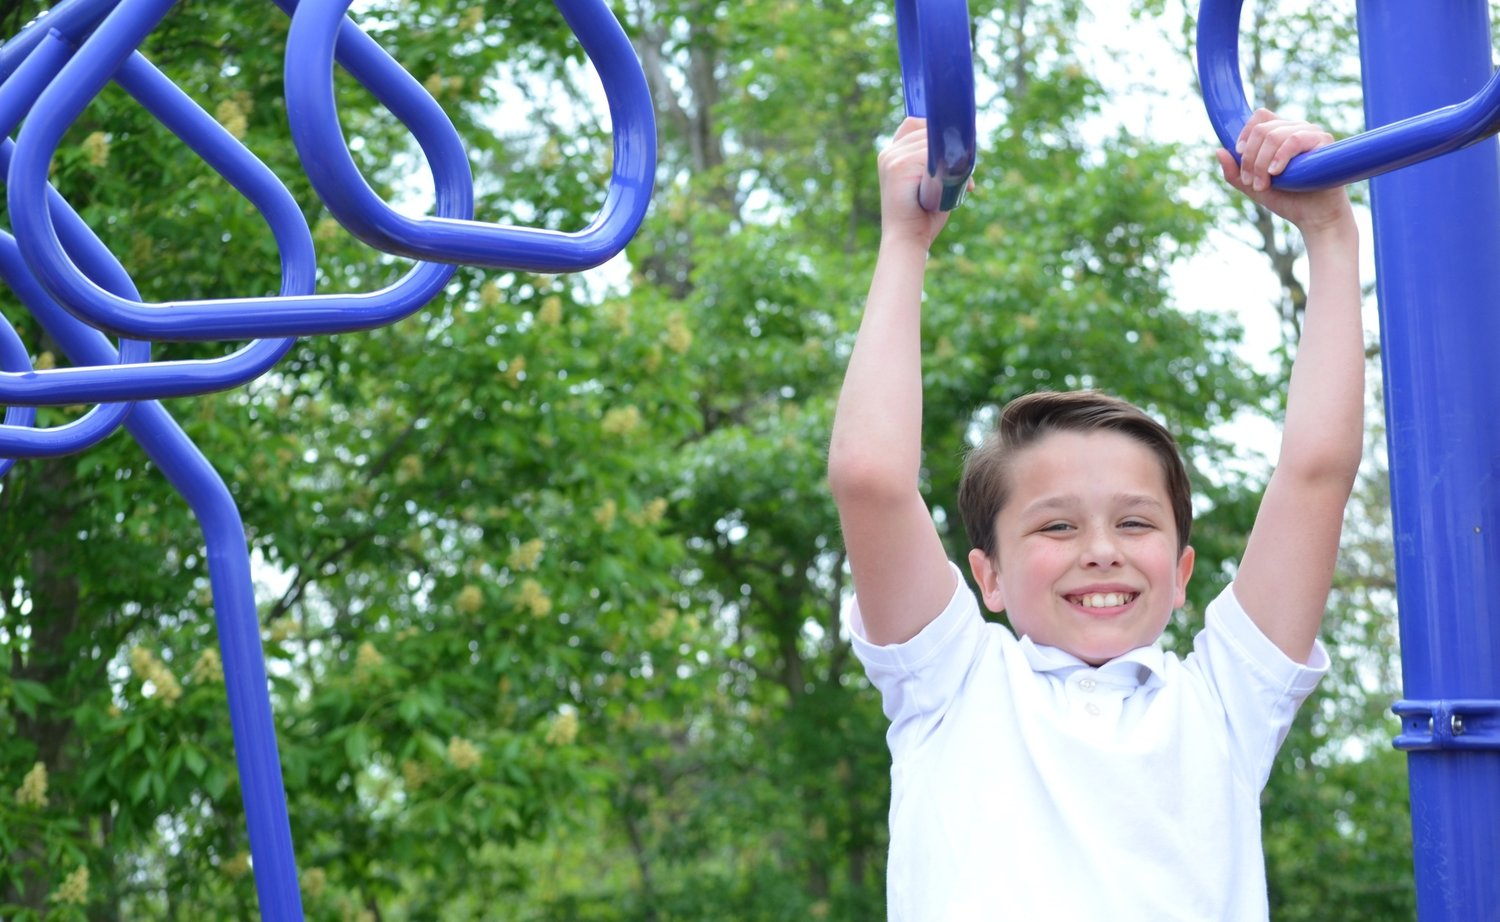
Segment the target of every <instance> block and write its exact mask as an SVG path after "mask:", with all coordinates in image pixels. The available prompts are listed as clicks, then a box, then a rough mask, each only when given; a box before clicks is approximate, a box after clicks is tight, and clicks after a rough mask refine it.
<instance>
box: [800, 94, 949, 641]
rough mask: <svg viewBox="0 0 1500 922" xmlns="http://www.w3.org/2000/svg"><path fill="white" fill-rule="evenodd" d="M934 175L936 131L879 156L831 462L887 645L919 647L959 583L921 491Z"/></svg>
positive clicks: (858, 580)
mask: <svg viewBox="0 0 1500 922" xmlns="http://www.w3.org/2000/svg"><path fill="white" fill-rule="evenodd" d="M926 168H927V135H926V127H925V125H924V123H923V122H922V121H920V120H917V119H907V120H906V121H905V122H904V123H902V125H901V127H900V129H898V130H897V132H896V136H895V138H894V140H892V142H891V144H890V146H889V147H887V148H886V149H885V150H884V151H883V152H882V153H881V155H880V187H881V238H880V254H879V257H878V259H877V261H876V264H875V275H874V278H873V279H872V280H871V282H870V294H869V298H868V300H867V301H866V304H865V313H864V317H863V319H862V320H861V322H860V327H859V335H858V336H857V337H856V339H855V342H854V352H853V354H852V355H851V356H850V359H849V368H848V371H847V372H846V373H845V376H844V384H843V389H842V390H841V391H840V392H839V402H838V409H837V413H836V415H835V417H834V423H833V438H832V443H831V444H830V446H829V452H828V482H829V487H830V489H831V490H832V492H833V497H834V501H835V502H836V503H837V505H838V510H839V521H840V522H841V524H842V526H843V531H844V546H845V548H846V549H847V551H848V554H849V566H850V569H851V571H852V572H853V575H854V591H855V595H856V596H857V597H858V599H859V607H860V613H861V616H862V619H863V622H864V628H865V635H866V637H867V639H869V640H870V641H871V642H872V643H877V644H891V643H900V642H903V641H906V640H909V639H911V638H912V637H914V636H915V635H916V634H917V633H918V632H919V631H920V630H921V629H922V628H923V627H925V626H926V625H927V624H928V623H929V622H930V621H932V619H934V618H935V617H937V615H938V614H940V613H941V612H942V610H943V608H944V606H945V605H946V604H947V602H948V599H949V598H950V597H951V596H952V594H953V590H954V588H955V586H956V585H957V583H956V577H955V576H954V575H953V572H952V570H951V569H949V566H948V561H947V554H946V553H945V552H944V550H943V546H942V542H941V541H940V540H939V538H938V535H937V530H936V528H934V526H933V524H932V516H931V514H930V513H929V511H928V509H927V504H926V503H925V502H924V501H923V499H922V495H921V493H920V491H919V489H918V477H919V471H920V468H921V457H922V356H921V351H922V336H921V311H922V281H923V277H924V275H925V272H926V261H927V250H928V248H929V247H930V246H931V245H932V241H933V240H934V239H935V238H936V237H937V234H938V232H939V231H940V230H942V227H943V224H944V223H946V220H947V215H946V214H942V213H928V212H926V211H923V210H922V208H921V207H920V206H919V205H918V204H917V191H916V190H917V184H918V182H919V180H920V179H921V177H922V175H923V174H924V173H925V171H926Z"/></svg>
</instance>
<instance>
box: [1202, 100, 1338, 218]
mask: <svg viewBox="0 0 1500 922" xmlns="http://www.w3.org/2000/svg"><path fill="white" fill-rule="evenodd" d="M1332 143H1333V135H1331V134H1329V133H1328V132H1326V131H1324V130H1323V129H1321V128H1319V127H1317V126H1316V125H1312V124H1309V123H1308V122H1299V121H1292V120H1290V119H1283V118H1279V117H1277V115H1276V114H1275V113H1274V112H1270V111H1268V110H1266V109H1258V110H1256V112H1255V114H1254V115H1251V116H1250V120H1249V121H1248V122H1246V123H1245V127H1244V129H1243V130H1242V131H1241V132H1240V136H1239V140H1238V142H1237V144H1236V149H1237V150H1238V151H1239V154H1240V161H1239V163H1236V162H1235V158H1234V155H1232V154H1230V153H1229V151H1227V150H1224V149H1222V148H1220V149H1219V151H1218V156H1219V167H1220V169H1221V170H1223V172H1224V179H1225V181H1226V182H1228V183H1229V184H1230V185H1232V186H1234V187H1235V188H1236V189H1239V190H1240V191H1241V192H1243V193H1245V194H1246V195H1248V196H1249V197H1250V198H1251V200H1252V201H1254V202H1256V203H1258V204H1260V205H1262V206H1264V207H1265V208H1268V209H1270V210H1271V211H1272V212H1274V213H1275V214H1278V215H1280V216H1281V217H1283V218H1285V219H1286V220H1288V221H1290V222H1292V223H1293V224H1295V225H1297V227H1298V229H1300V230H1301V231H1302V232H1303V234H1304V235H1305V234H1307V233H1309V232H1315V231H1317V230H1318V229H1320V228H1321V227H1323V226H1325V225H1329V224H1334V223H1338V222H1340V221H1342V220H1343V219H1344V218H1345V217H1346V216H1349V215H1351V211H1350V207H1349V195H1348V193H1347V192H1345V191H1344V188H1343V187H1342V186H1335V187H1334V188H1332V189H1320V190H1316V191H1309V192H1283V191H1281V190H1280V189H1276V188H1273V187H1272V186H1271V178H1272V177H1273V176H1278V175H1280V174H1281V172H1282V171H1283V170H1285V169H1286V165H1287V164H1288V163H1289V162H1291V159H1292V158H1293V157H1295V156H1297V155H1298V154H1301V153H1304V152H1306V151H1310V150H1315V149H1317V148H1319V147H1323V146H1325V145H1328V144H1332Z"/></svg>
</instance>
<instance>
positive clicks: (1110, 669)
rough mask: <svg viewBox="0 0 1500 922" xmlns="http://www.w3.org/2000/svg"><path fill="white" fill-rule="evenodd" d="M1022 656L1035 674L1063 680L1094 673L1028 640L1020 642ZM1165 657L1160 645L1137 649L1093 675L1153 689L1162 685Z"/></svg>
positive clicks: (1058, 651)
mask: <svg viewBox="0 0 1500 922" xmlns="http://www.w3.org/2000/svg"><path fill="white" fill-rule="evenodd" d="M1021 652H1022V653H1023V654H1025V656H1026V661H1027V662H1028V663H1030V664H1031V668H1032V670H1033V671H1035V672H1040V673H1053V674H1055V675H1057V677H1058V678H1060V679H1066V678H1067V677H1068V676H1070V675H1072V674H1073V673H1074V672H1077V671H1078V670H1080V669H1094V668H1095V667H1092V666H1090V665H1089V664H1088V663H1085V662H1084V661H1083V660H1081V659H1079V658H1078V657H1076V656H1074V655H1073V654H1071V653H1069V652H1067V651H1066V650H1062V649H1059V648H1057V647H1048V646H1043V645H1042V644H1038V643H1033V642H1032V640H1031V638H1030V637H1022V638H1021ZM1165 661H1166V654H1164V653H1163V652H1162V649H1161V646H1160V645H1159V644H1152V645H1151V646H1148V647H1136V648H1135V649H1134V650H1130V651H1128V652H1126V653H1123V654H1121V655H1120V656H1117V657H1115V658H1114V659H1112V660H1110V661H1109V662H1107V663H1105V664H1104V665H1102V666H1099V667H1097V669H1096V671H1097V673H1098V674H1099V675H1100V676H1103V677H1107V678H1111V679H1115V680H1116V681H1119V682H1121V683H1123V684H1129V685H1133V686H1136V687H1139V688H1154V687H1156V686H1158V685H1161V684H1162V681H1163V680H1162V672H1163V670H1164V668H1165Z"/></svg>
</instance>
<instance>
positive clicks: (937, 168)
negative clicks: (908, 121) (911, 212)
mask: <svg viewBox="0 0 1500 922" xmlns="http://www.w3.org/2000/svg"><path fill="white" fill-rule="evenodd" d="M896 44H897V50H898V51H899V52H900V54H901V86H902V90H903V92H904V94H905V96H906V114H907V115H909V116H911V117H913V118H924V119H926V120H927V175H926V176H925V177H923V179H922V182H921V184H920V186H918V188H917V201H919V202H921V204H922V207H923V208H925V209H927V210H928V211H952V210H953V209H955V208H957V207H958V206H959V205H961V204H963V200H964V196H965V195H966V194H968V191H969V177H970V176H972V175H974V162H975V155H976V151H977V149H978V141H977V138H976V133H977V129H976V126H975V124H974V61H973V49H972V47H971V45H970V41H969V4H968V0H896Z"/></svg>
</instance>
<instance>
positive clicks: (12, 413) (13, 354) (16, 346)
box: [0, 316, 36, 477]
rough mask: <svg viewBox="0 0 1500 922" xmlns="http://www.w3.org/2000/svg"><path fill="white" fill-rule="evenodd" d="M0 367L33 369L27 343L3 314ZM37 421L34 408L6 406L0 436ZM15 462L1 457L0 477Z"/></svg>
mask: <svg viewBox="0 0 1500 922" xmlns="http://www.w3.org/2000/svg"><path fill="white" fill-rule="evenodd" d="M0 369H3V370H4V371H7V372H22V373H24V372H28V371H30V370H31V355H30V354H29V353H28V352H27V351H26V344H25V343H23V342H21V337H19V336H17V335H16V328H15V327H13V326H11V325H10V321H9V320H6V319H5V317H3V316H0ZM35 422H36V410H35V409H34V408H32V407H15V406H8V407H6V408H5V421H4V422H3V423H0V437H3V436H4V435H5V434H6V433H7V432H10V431H12V430H16V429H30V428H31V426H32V424H33V423H35ZM0 444H3V443H0ZM15 463H16V461H15V458H14V457H8V458H7V457H0V477H4V476H5V475H6V473H7V472H8V471H9V470H10V469H11V467H12V466H13V465H14V464H15Z"/></svg>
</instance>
